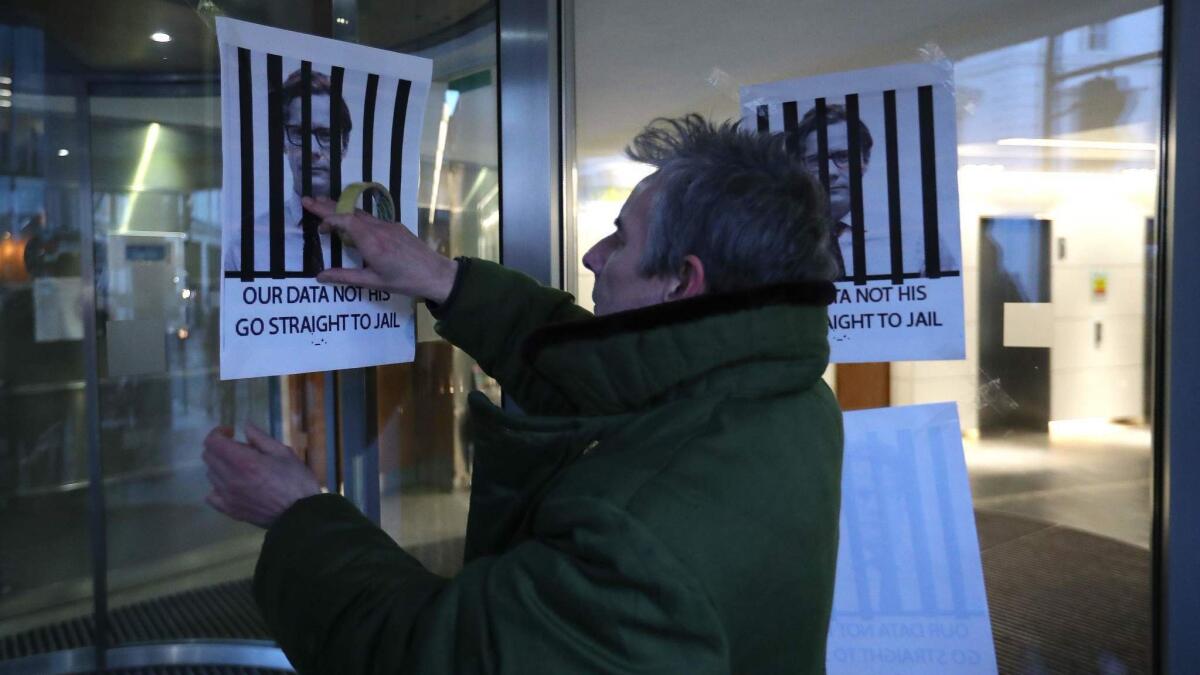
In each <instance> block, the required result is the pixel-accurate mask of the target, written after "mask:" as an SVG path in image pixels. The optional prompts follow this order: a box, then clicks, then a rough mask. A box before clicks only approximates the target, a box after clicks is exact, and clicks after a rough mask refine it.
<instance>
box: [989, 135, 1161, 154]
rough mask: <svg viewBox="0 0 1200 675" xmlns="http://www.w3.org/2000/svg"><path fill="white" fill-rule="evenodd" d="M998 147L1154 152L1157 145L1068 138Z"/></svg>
mask: <svg viewBox="0 0 1200 675" xmlns="http://www.w3.org/2000/svg"><path fill="white" fill-rule="evenodd" d="M996 145H1010V146H1019V147H1027V148H1076V149H1080V150H1138V151H1143V152H1154V151H1156V150H1158V144H1157V143H1125V142H1119V141H1079V140H1073V139H1066V138H1001V139H1000V140H998V141H996Z"/></svg>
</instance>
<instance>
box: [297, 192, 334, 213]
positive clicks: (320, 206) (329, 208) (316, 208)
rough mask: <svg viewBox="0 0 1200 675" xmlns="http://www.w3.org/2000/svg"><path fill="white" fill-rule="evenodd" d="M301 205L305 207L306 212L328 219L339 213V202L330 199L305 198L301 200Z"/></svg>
mask: <svg viewBox="0 0 1200 675" xmlns="http://www.w3.org/2000/svg"><path fill="white" fill-rule="evenodd" d="M300 204H301V205H303V206H304V208H305V210H307V211H309V212H311V213H314V214H316V215H318V216H320V217H322V218H328V217H329V216H332V215H333V214H335V213H337V202H335V201H333V200H332V199H330V198H328V197H304V198H302V199H301V200H300Z"/></svg>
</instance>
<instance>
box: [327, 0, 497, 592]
mask: <svg viewBox="0 0 1200 675" xmlns="http://www.w3.org/2000/svg"><path fill="white" fill-rule="evenodd" d="M355 10H356V12H357V14H356V15H348V16H344V17H343V16H341V15H340V14H339V17H338V18H335V22H336V26H337V28H336V31H337V32H336V34H337V36H338V37H340V38H341V39H347V40H357V41H359V42H362V43H363V44H368V45H371V46H375V47H384V48H387V49H395V50H397V51H402V52H405V53H409V54H415V55H417V56H424V57H426V58H430V59H432V60H433V85H432V87H431V89H430V94H429V102H428V105H427V107H426V110H425V127H424V133H423V135H422V142H421V185H420V193H419V196H418V219H419V222H418V223H417V229H418V232H419V234H420V236H421V238H422V239H424V240H425V241H426V242H428V243H429V245H430V246H431V247H433V248H435V249H437V250H438V251H439V252H440V253H442V254H443V255H447V256H451V257H455V256H471V257H476V258H485V259H489V260H498V259H499V251H500V228H499V221H500V210H499V208H500V205H499V162H498V155H499V152H498V148H499V141H498V137H497V134H498V130H499V121H498V119H497V116H496V23H495V3H492V2H481V1H478V0H475V1H473V2H462V3H456V5H455V7H454V9H453V11H446V12H432V13H431V12H429V11H427V8H416V9H414V8H411V7H404V6H397V5H394V4H381V3H377V2H366V1H360V2H357V3H355ZM340 19H345V23H343V22H342V21H341V20H340ZM417 333H418V344H417V350H416V355H415V358H414V361H413V363H409V364H400V365H395V366H385V367H380V368H377V369H375V377H374V383H375V384H374V388H373V392H372V393H373V399H374V401H375V411H374V412H375V415H376V419H375V423H376V429H377V430H378V447H379V467H380V473H381V476H380V485H381V493H382V494H381V497H382V499H381V525H382V526H383V528H384V529H385V530H386V531H387V532H388V534H390V535H391V536H392V537H393V538H394V539H395V540H396V541H398V542H399V543H400V544H401V545H403V546H405V547H406V548H407V549H408V550H409V551H410V552H412V553H413V555H415V556H416V557H417V558H418V559H420V560H421V561H422V562H423V563H425V564H426V565H427V566H429V567H430V569H432V570H433V571H435V572H438V573H441V574H452V573H453V572H455V571H456V570H457V569H458V568H459V567H460V566H461V564H462V541H463V535H464V533H465V531H466V518H467V506H468V503H469V488H470V484H471V473H470V467H471V440H470V437H469V435H468V433H467V428H468V427H467V425H466V397H467V395H468V394H469V393H470V392H472V391H476V390H479V391H482V392H484V393H485V394H487V395H489V396H491V397H492V398H493V399H494V400H496V401H497V402H498V401H499V386H498V385H497V384H496V383H495V381H494V380H492V379H491V378H489V377H487V376H486V375H484V374H483V373H482V371H480V369H479V368H478V367H477V366H476V365H475V363H474V362H473V361H472V360H471V359H470V358H469V357H468V356H467V355H466V354H465V353H463V352H462V351H460V350H459V349H457V348H455V347H453V346H452V345H450V343H448V342H446V341H445V340H442V339H440V338H439V337H438V336H437V334H436V333H434V331H433V320H432V317H431V316H430V315H429V313H428V311H426V310H425V309H424V306H419V309H418V318H417ZM347 414H352V413H347Z"/></svg>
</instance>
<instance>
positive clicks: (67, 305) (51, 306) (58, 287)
mask: <svg viewBox="0 0 1200 675" xmlns="http://www.w3.org/2000/svg"><path fill="white" fill-rule="evenodd" d="M82 339H83V280H82V279H80V278H79V277H38V278H36V279H34V280H33V341H34V342H58V341H61V340H82Z"/></svg>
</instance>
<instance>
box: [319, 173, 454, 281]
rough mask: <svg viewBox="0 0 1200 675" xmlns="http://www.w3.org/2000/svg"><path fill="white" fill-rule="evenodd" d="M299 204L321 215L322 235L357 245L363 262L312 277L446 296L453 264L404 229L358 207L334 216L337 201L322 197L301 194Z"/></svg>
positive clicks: (353, 245) (452, 261) (350, 244)
mask: <svg viewBox="0 0 1200 675" xmlns="http://www.w3.org/2000/svg"><path fill="white" fill-rule="evenodd" d="M302 203H303V204H304V208H305V209H307V210H308V211H311V212H312V213H314V214H316V215H317V216H320V217H321V219H322V222H321V227H320V231H321V232H322V233H328V232H336V233H337V236H339V237H341V239H342V243H343V244H345V245H346V246H352V247H354V248H356V249H358V251H359V253H361V254H362V259H363V261H364V262H365V263H366V265H367V266H366V267H364V268H363V269H353V268H340V269H339V268H332V269H327V270H325V271H324V272H321V273H320V274H318V275H317V281H320V282H323V283H335V284H349V285H352V286H365V287H367V288H376V289H380V290H385V291H394V292H396V293H399V294H401V295H407V296H409V297H413V298H425V299H426V300H432V301H433V302H437V303H441V302H445V301H446V298H447V297H448V296H449V295H450V289H451V288H453V287H454V275H455V274H456V273H457V271H458V263H457V262H456V261H454V260H450V259H449V258H447V257H445V256H443V255H441V254H439V253H438V252H437V251H434V250H432V249H430V248H429V247H428V246H426V245H425V242H423V241H421V240H420V239H418V238H417V237H416V235H414V234H413V233H412V232H409V231H408V228H406V227H404V226H403V225H401V224H399V223H389V222H387V221H384V220H380V219H378V218H375V217H373V216H370V215H368V214H367V213H365V212H363V211H362V210H356V211H355V212H354V213H352V214H351V213H345V214H338V213H336V208H337V204H336V203H335V202H334V201H333V200H331V199H327V198H325V197H318V198H316V199H313V198H311V197H305V198H304V199H303V200H302Z"/></svg>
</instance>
